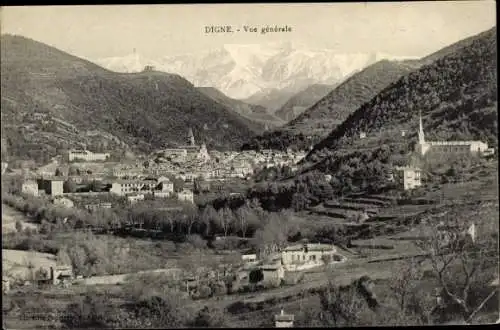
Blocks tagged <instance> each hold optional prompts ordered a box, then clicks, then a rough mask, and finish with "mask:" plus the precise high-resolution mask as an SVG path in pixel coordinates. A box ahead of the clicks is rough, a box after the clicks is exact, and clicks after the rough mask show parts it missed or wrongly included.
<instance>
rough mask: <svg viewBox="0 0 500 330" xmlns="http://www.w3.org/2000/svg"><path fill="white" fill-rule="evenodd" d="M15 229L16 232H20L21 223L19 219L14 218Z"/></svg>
mask: <svg viewBox="0 0 500 330" xmlns="http://www.w3.org/2000/svg"><path fill="white" fill-rule="evenodd" d="M16 230H17V232H18V233H21V232H22V231H23V224H22V222H21V220H16Z"/></svg>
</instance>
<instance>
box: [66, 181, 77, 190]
mask: <svg viewBox="0 0 500 330" xmlns="http://www.w3.org/2000/svg"><path fill="white" fill-rule="evenodd" d="M63 191H64V192H65V193H74V192H75V191H76V184H75V182H74V181H73V180H66V181H64V184H63Z"/></svg>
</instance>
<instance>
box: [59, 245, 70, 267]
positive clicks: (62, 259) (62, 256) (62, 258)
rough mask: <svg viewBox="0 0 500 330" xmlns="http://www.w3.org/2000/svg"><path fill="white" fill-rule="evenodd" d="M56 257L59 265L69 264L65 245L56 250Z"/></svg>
mask: <svg viewBox="0 0 500 330" xmlns="http://www.w3.org/2000/svg"><path fill="white" fill-rule="evenodd" d="M56 259H57V263H58V264H60V265H71V258H70V256H69V254H68V252H67V248H66V247H65V246H63V247H62V248H60V249H59V251H58V252H57V256H56Z"/></svg>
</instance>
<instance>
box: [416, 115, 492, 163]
mask: <svg viewBox="0 0 500 330" xmlns="http://www.w3.org/2000/svg"><path fill="white" fill-rule="evenodd" d="M415 149H416V150H415V151H416V152H418V153H420V155H422V156H424V155H426V154H427V153H429V152H433V153H439V154H446V153H449V154H488V155H490V154H492V153H493V152H494V150H493V149H492V148H488V144H487V143H484V142H482V141H425V136H424V127H423V125H422V116H420V118H419V131H418V143H417V144H416V146H415Z"/></svg>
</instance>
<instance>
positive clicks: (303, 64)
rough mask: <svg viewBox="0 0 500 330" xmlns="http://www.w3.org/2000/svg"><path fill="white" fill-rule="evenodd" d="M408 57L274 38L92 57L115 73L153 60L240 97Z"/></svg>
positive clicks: (333, 78) (327, 80) (336, 78)
mask: <svg viewBox="0 0 500 330" xmlns="http://www.w3.org/2000/svg"><path fill="white" fill-rule="evenodd" d="M410 58H411V57H404V56H392V55H390V54H385V53H372V54H367V53H355V54H342V53H338V52H335V51H333V50H329V49H310V48H307V47H305V46H304V45H300V44H295V43H292V42H276V43H269V44H226V45H224V46H223V47H221V48H219V49H213V50H207V51H203V52H200V53H194V54H193V53H192V54H186V55H175V56H166V57H162V58H160V59H157V60H150V59H146V58H144V57H142V56H140V55H139V54H136V53H134V54H130V55H127V56H123V57H111V58H105V59H100V60H96V61H95V62H96V63H98V64H100V65H102V66H103V67H105V68H107V69H109V70H113V71H118V72H138V71H142V70H143V69H144V67H145V66H146V65H153V66H154V67H155V68H156V70H159V71H165V72H169V73H176V74H180V75H181V76H183V77H185V78H186V79H188V80H190V81H191V82H192V83H193V84H194V85H195V86H211V87H215V88H217V89H219V90H220V91H222V92H223V93H225V94H226V95H228V96H230V97H232V98H236V99H245V98H248V97H250V96H251V95H253V94H256V93H259V92H262V91H264V90H268V89H273V88H277V89H287V90H292V91H295V90H296V91H298V90H301V89H304V88H306V87H307V86H308V85H310V84H314V83H324V84H334V83H338V82H340V81H342V80H343V79H345V78H346V77H347V76H349V75H350V74H352V73H353V72H356V71H359V70H361V69H363V68H365V67H366V66H368V65H370V64H373V63H375V62H377V61H379V60H382V59H388V60H404V59H410Z"/></svg>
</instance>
